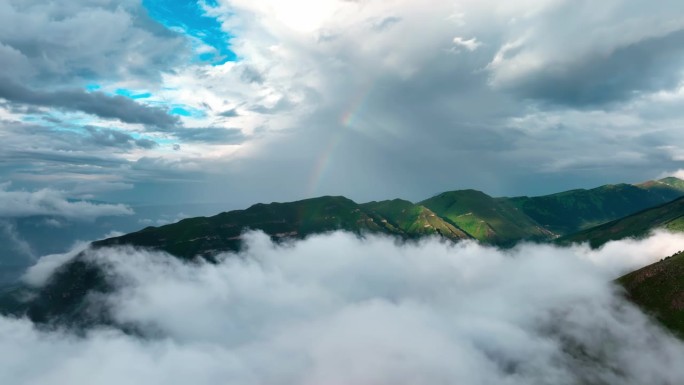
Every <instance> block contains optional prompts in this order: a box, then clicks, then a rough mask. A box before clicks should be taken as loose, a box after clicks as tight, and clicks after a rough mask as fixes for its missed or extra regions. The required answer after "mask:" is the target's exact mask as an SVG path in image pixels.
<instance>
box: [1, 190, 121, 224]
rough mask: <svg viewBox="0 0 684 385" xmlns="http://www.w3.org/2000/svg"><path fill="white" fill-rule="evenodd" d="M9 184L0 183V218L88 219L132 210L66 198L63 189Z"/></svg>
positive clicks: (117, 205) (114, 205)
mask: <svg viewBox="0 0 684 385" xmlns="http://www.w3.org/2000/svg"><path fill="white" fill-rule="evenodd" d="M9 187H10V185H9V184H7V183H5V184H0V218H21V217H29V216H34V215H49V216H56V217H64V218H70V219H77V220H85V221H90V220H94V219H96V218H98V217H105V216H118V215H131V214H133V210H131V208H130V207H128V206H126V205H123V204H105V203H92V202H87V201H78V200H70V199H68V197H67V196H66V195H65V194H64V193H63V192H61V191H56V190H51V189H41V190H38V191H23V190H15V191H11V190H9Z"/></svg>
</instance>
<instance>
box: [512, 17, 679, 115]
mask: <svg viewBox="0 0 684 385" xmlns="http://www.w3.org/2000/svg"><path fill="white" fill-rule="evenodd" d="M682 66H684V29H683V30H678V31H674V32H672V33H669V34H666V35H663V36H658V37H653V38H647V39H644V40H641V41H637V42H633V43H630V44H629V45H626V46H622V47H618V48H617V49H615V50H614V51H612V52H610V53H609V54H607V55H606V54H604V53H596V54H593V55H590V56H589V57H586V58H580V59H578V60H577V61H576V62H572V63H568V64H563V63H550V64H549V65H548V66H546V67H545V68H543V69H541V70H539V71H536V72H534V73H532V74H530V75H529V76H527V77H525V78H523V79H519V80H518V81H517V82H516V83H515V84H512V85H510V89H511V90H513V91H514V92H515V93H517V94H519V95H521V96H523V97H528V98H533V99H539V100H542V101H548V102H551V103H558V104H564V105H570V106H586V107H591V106H597V105H602V104H605V103H611V102H618V101H624V100H627V99H630V98H632V97H634V96H637V95H639V94H642V93H649V92H654V91H660V90H671V89H675V88H676V87H678V85H679V81H680V79H681V76H680V70H681V68H682Z"/></svg>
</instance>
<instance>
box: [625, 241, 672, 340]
mask: <svg viewBox="0 0 684 385" xmlns="http://www.w3.org/2000/svg"><path fill="white" fill-rule="evenodd" d="M618 282H619V283H620V284H621V285H622V286H624V288H625V289H626V290H627V293H628V296H629V299H630V300H631V301H633V302H634V303H636V304H637V305H639V306H640V307H641V308H642V309H644V310H645V311H646V312H648V313H650V314H652V315H653V316H655V317H656V318H657V319H658V320H660V321H661V322H662V323H663V325H665V326H667V327H668V328H669V329H670V330H672V331H674V332H675V333H677V334H678V335H679V336H680V337H684V253H683V252H680V253H678V254H675V255H673V256H671V257H667V258H665V259H663V260H662V261H660V262H656V263H654V264H652V265H650V266H646V267H644V268H642V269H639V270H637V271H634V272H632V273H629V274H627V275H625V276H623V277H622V278H620V279H618Z"/></svg>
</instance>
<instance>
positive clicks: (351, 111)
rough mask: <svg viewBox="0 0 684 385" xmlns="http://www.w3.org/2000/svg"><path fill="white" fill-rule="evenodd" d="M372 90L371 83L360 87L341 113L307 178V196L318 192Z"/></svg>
mask: <svg viewBox="0 0 684 385" xmlns="http://www.w3.org/2000/svg"><path fill="white" fill-rule="evenodd" d="M372 89H373V82H368V85H366V86H365V87H362V88H361V89H360V90H359V91H358V92H356V94H355V95H354V97H353V98H352V99H351V101H350V103H349V105H348V107H347V108H346V109H345V111H344V112H343V113H342V115H341V116H340V119H339V123H340V125H341V127H339V128H337V130H336V131H335V132H334V133H333V134H332V136H331V137H330V140H329V141H328V143H327V144H326V145H325V146H324V147H323V150H322V151H321V153H320V155H319V156H318V158H317V160H316V162H314V167H313V169H312V171H311V175H310V176H309V182H308V183H307V195H308V196H310V197H311V196H314V195H315V194H316V193H317V192H318V187H319V185H320V183H321V180H322V179H323V176H324V175H325V171H326V169H327V168H328V166H329V165H330V161H331V159H332V157H333V154H334V153H335V149H336V148H337V146H338V145H339V143H340V142H341V141H342V138H343V137H344V134H345V133H346V131H347V130H348V129H350V128H352V127H354V126H355V125H356V123H357V122H358V119H359V117H360V116H361V115H362V112H363V110H364V107H365V106H366V101H367V100H368V98H369V95H370V94H371V91H372Z"/></svg>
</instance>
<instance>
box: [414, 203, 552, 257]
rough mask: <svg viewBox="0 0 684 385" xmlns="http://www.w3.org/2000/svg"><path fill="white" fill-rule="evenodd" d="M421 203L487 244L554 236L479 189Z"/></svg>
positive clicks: (516, 210) (501, 243)
mask: <svg viewBox="0 0 684 385" xmlns="http://www.w3.org/2000/svg"><path fill="white" fill-rule="evenodd" d="M419 204H420V205H422V206H425V207H427V208H428V209H430V210H432V211H433V212H435V213H436V214H437V215H439V216H441V217H443V218H445V219H447V220H448V221H449V222H451V223H453V224H455V225H456V226H458V227H460V228H461V229H463V230H465V231H466V232H467V233H468V234H470V235H471V236H473V237H474V238H476V239H478V240H480V241H484V242H487V243H493V244H500V245H507V244H512V243H514V242H516V241H519V240H521V239H536V240H544V239H550V238H553V237H554V234H553V233H552V232H550V231H548V230H546V229H544V228H543V227H542V226H540V225H539V224H538V223H537V222H535V221H534V220H533V219H532V218H530V217H529V216H527V215H525V214H524V213H523V212H521V211H520V210H519V209H518V208H517V207H516V206H515V205H513V204H512V203H510V202H509V201H508V200H506V199H495V198H492V197H490V196H489V195H487V194H485V193H483V192H480V191H476V190H461V191H450V192H445V193H442V194H439V195H437V196H434V197H432V198H430V199H427V200H424V201H422V202H420V203H419Z"/></svg>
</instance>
